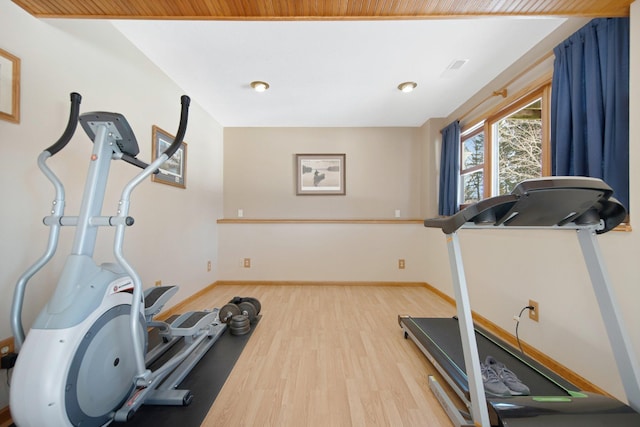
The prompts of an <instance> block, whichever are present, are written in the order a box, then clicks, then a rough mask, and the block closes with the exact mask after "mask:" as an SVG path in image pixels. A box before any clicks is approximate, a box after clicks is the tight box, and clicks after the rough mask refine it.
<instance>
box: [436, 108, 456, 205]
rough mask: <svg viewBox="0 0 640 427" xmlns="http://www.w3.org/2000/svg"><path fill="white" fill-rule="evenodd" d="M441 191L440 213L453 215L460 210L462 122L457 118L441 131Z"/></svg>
mask: <svg viewBox="0 0 640 427" xmlns="http://www.w3.org/2000/svg"><path fill="white" fill-rule="evenodd" d="M440 133H441V134H442V153H441V156H440V193H439V197H438V214H439V215H453V214H454V213H456V212H457V211H458V178H459V177H460V122H458V121H457V120H456V121H455V122H453V123H451V124H450V125H449V126H447V127H446V128H444V129H442V130H441V131H440Z"/></svg>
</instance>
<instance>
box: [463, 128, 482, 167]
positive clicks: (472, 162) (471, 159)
mask: <svg viewBox="0 0 640 427" xmlns="http://www.w3.org/2000/svg"><path fill="white" fill-rule="evenodd" d="M482 164H484V132H480V133H479V134H477V135H474V136H472V137H471V138H468V139H466V140H464V141H463V142H462V165H461V169H462V170H465V169H469V168H472V167H474V166H479V165H482Z"/></svg>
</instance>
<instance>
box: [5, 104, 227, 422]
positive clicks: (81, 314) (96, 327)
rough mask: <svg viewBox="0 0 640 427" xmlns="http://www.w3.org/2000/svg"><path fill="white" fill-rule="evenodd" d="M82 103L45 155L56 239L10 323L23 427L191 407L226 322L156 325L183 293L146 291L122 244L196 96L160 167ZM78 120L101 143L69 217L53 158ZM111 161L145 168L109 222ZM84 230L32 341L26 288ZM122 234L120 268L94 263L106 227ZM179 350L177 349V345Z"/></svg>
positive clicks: (195, 315) (210, 314)
mask: <svg viewBox="0 0 640 427" xmlns="http://www.w3.org/2000/svg"><path fill="white" fill-rule="evenodd" d="M80 102H81V96H80V95H79V94H77V93H72V94H71V111H70V115H69V121H68V124H67V127H66V129H65V131H64V133H63V135H62V136H61V137H60V139H59V140H58V141H57V142H56V143H55V144H53V145H51V146H50V147H49V148H47V149H46V150H45V151H44V152H42V153H41V154H40V156H39V157H38V166H39V168H40V170H41V171H42V172H43V173H44V175H45V176H46V177H47V178H48V180H49V181H50V182H51V183H52V185H53V186H54V188H55V193H56V196H55V200H54V201H53V206H52V209H51V215H49V216H47V217H45V218H44V223H45V225H47V226H49V229H50V230H49V241H48V245H47V249H46V251H45V253H44V255H42V257H41V258H40V259H39V260H38V261H36V262H35V263H34V264H33V265H32V266H31V267H30V268H29V269H28V270H27V271H26V272H25V273H24V274H23V275H22V276H21V277H20V279H19V280H18V282H17V284H16V289H15V293H14V299H13V306H12V310H11V326H12V329H13V334H14V339H15V345H16V349H18V350H19V356H18V359H17V362H16V365H15V368H14V374H13V379H12V387H11V394H10V406H11V414H12V417H13V420H14V421H15V423H16V424H17V425H18V426H20V427H29V426H33V427H42V426H46V425H55V426H72V425H73V426H79V425H82V426H102V425H106V424H109V423H111V422H112V421H114V420H115V421H126V420H128V419H130V418H131V417H132V416H133V414H134V413H135V411H136V410H137V409H138V408H139V407H140V406H141V405H142V404H145V403H146V404H161V405H188V404H189V403H190V402H191V399H192V395H191V393H190V391H189V390H178V389H176V387H177V386H178V384H179V383H180V382H181V381H182V379H184V377H185V376H186V375H187V374H188V373H189V372H190V371H191V369H192V368H193V366H195V364H196V363H198V361H199V360H200V358H202V356H203V355H204V354H205V353H206V352H207V350H208V349H209V348H210V347H211V346H212V345H213V343H214V342H215V341H216V339H217V338H218V337H219V336H220V335H221V334H222V333H223V332H224V330H225V328H226V324H225V323H223V322H220V321H219V316H218V310H217V309H213V310H211V311H202V312H191V313H186V314H183V315H181V316H180V317H179V318H178V319H176V320H175V321H174V322H172V323H165V322H159V321H155V320H153V316H155V315H156V314H158V313H159V312H160V310H161V308H162V306H163V305H164V304H165V303H166V302H167V300H169V298H170V297H171V296H172V295H174V294H175V293H176V291H177V289H178V288H177V287H176V286H163V287H156V288H150V289H147V290H146V291H143V286H142V282H141V279H140V277H139V276H138V274H137V273H136V272H135V270H134V269H133V267H131V265H130V264H129V263H128V262H127V260H126V259H125V258H124V255H123V251H122V245H123V239H124V233H125V230H126V228H127V227H129V226H131V225H133V223H134V220H133V218H131V217H130V216H129V215H128V212H129V205H130V196H131V193H132V191H133V190H134V189H135V188H136V187H137V186H138V185H139V184H140V183H141V182H143V181H144V180H145V179H146V178H148V177H149V176H150V175H151V174H153V173H157V170H158V168H159V167H160V166H161V165H162V164H163V163H164V162H165V161H167V160H168V159H169V158H171V156H172V155H173V154H174V153H175V152H176V150H177V149H178V148H179V147H180V144H181V143H182V140H183V138H184V135H185V132H186V128H187V120H188V110H189V102H190V99H189V97H188V96H182V98H181V103H182V109H181V115H180V123H179V128H178V131H177V133H176V138H175V140H174V141H173V143H172V144H171V145H170V146H169V148H167V150H166V151H165V152H164V153H162V154H161V155H160V156H159V157H158V158H157V159H156V160H154V161H153V162H152V163H150V164H147V163H145V162H143V161H141V160H139V159H137V157H136V156H137V155H138V153H139V151H140V150H139V148H138V143H137V142H136V138H135V136H134V134H133V131H132V130H131V127H130V126H129V124H128V122H127V120H126V119H125V117H124V116H122V115H121V114H118V113H106V112H91V113H85V114H82V115H80ZM78 121H79V122H80V123H81V125H82V128H83V129H84V131H85V132H86V133H87V135H88V136H89V138H90V139H91V140H92V141H93V150H92V154H91V160H90V163H89V171H88V175H87V179H86V183H85V187H84V193H83V197H82V204H81V207H80V212H79V214H78V215H77V216H67V215H64V205H65V192H64V187H63V185H62V183H61V181H60V180H59V179H58V177H57V176H56V175H55V173H54V172H53V171H52V170H51V169H50V168H49V167H48V166H47V164H46V161H47V160H48V159H49V158H50V157H52V156H54V155H55V154H57V153H58V152H60V151H61V150H62V149H63V148H65V146H66V145H67V144H68V143H69V141H70V140H71V137H72V136H73V134H74V133H75V130H76V127H77V123H78ZM112 160H124V161H126V162H128V163H130V164H132V165H134V166H137V167H139V168H142V171H141V172H139V173H138V174H137V175H136V176H135V177H134V178H133V179H131V181H129V182H128V183H127V184H126V186H125V187H124V189H123V191H122V195H121V198H120V201H119V204H118V209H117V213H116V214H115V215H113V216H102V215H101V211H102V205H103V201H104V195H105V191H106V185H107V179H108V175H109V168H110V164H111V161H112ZM63 226H73V227H76V232H75V237H74V241H73V246H72V250H71V254H69V255H68V256H67V258H66V262H65V264H64V267H63V270H62V273H61V276H60V279H59V281H58V283H57V286H56V288H55V291H54V293H53V296H52V298H51V300H50V301H49V302H48V303H47V305H46V306H45V307H44V309H43V310H42V312H41V313H40V314H39V315H38V317H37V318H36V320H35V322H34V324H33V326H32V327H31V329H30V331H29V333H28V335H26V338H25V333H24V329H23V326H22V319H21V318H22V307H23V302H24V295H25V289H26V285H27V282H28V281H29V280H30V279H31V277H33V276H34V275H35V274H36V273H37V272H38V271H40V270H41V269H42V267H43V266H44V265H45V264H46V263H47V262H49V260H51V258H52V257H53V255H54V254H55V251H56V248H57V244H58V236H59V232H60V228H61V227H63ZM100 227H115V237H114V244H113V253H114V256H115V262H112V263H103V264H100V265H98V264H97V263H96V262H95V261H94V259H93V252H94V249H95V245H96V237H97V232H98V228H100ZM150 327H156V328H158V329H159V330H160V333H161V335H162V338H163V339H162V342H161V343H160V344H159V345H158V346H156V347H155V348H153V349H151V350H148V349H147V345H148V344H147V330H148V328H150ZM179 341H180V342H182V343H183V345H182V348H181V349H180V350H179V351H177V352H176V353H175V354H174V355H173V356H172V357H171V358H169V359H168V360H167V361H166V362H164V363H163V364H162V365H161V366H160V367H159V368H157V369H155V370H153V371H152V370H151V369H149V368H148V367H149V366H150V365H151V364H152V363H154V362H156V361H157V360H158V359H159V358H160V356H162V355H163V354H164V353H165V352H166V351H167V350H168V349H169V348H171V347H173V346H174V345H175V344H176V343H177V342H179ZM176 348H177V347H176Z"/></svg>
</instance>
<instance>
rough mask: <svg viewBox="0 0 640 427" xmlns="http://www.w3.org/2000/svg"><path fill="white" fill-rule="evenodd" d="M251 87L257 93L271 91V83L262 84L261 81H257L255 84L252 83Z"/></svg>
mask: <svg viewBox="0 0 640 427" xmlns="http://www.w3.org/2000/svg"><path fill="white" fill-rule="evenodd" d="M251 87H252V88H253V90H255V91H256V92H264V91H265V90H267V89H269V83H267V82H261V81H255V82H251Z"/></svg>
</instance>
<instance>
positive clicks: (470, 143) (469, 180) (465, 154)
mask: <svg viewBox="0 0 640 427" xmlns="http://www.w3.org/2000/svg"><path fill="white" fill-rule="evenodd" d="M461 143H462V147H461V149H460V153H461V156H462V158H461V159H460V185H461V191H460V194H461V196H462V204H463V205H467V204H470V203H474V202H477V201H478V200H480V199H482V198H483V197H484V129H483V128H482V127H477V128H476V129H475V130H473V131H472V132H470V133H467V134H466V135H465V136H464V137H462V138H461Z"/></svg>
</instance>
